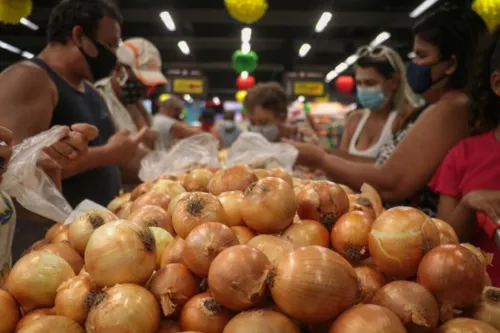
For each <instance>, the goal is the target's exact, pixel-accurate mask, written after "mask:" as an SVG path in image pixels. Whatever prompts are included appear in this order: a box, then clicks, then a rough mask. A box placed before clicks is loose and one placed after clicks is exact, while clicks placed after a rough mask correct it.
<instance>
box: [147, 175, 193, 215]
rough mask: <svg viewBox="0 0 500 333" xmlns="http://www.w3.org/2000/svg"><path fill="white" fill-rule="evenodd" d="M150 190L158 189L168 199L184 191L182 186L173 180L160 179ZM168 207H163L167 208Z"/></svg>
mask: <svg viewBox="0 0 500 333" xmlns="http://www.w3.org/2000/svg"><path fill="white" fill-rule="evenodd" d="M151 191H158V192H161V193H164V194H166V195H167V196H168V197H169V198H170V199H173V198H175V197H176V196H178V195H179V194H182V193H184V192H186V190H185V189H184V187H182V185H180V184H179V183H177V182H175V181H173V180H167V179H162V180H159V181H157V182H156V183H154V185H153V187H152V188H151ZM167 208H168V207H165V209H167Z"/></svg>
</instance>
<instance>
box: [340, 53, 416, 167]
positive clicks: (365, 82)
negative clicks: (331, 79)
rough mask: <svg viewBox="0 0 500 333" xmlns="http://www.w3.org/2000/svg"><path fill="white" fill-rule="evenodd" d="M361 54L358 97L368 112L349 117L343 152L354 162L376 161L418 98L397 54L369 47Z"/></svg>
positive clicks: (356, 113) (345, 128) (342, 144)
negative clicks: (411, 87)
mask: <svg viewBox="0 0 500 333" xmlns="http://www.w3.org/2000/svg"><path fill="white" fill-rule="evenodd" d="M357 55H358V57H359V58H358V60H357V61H356V69H355V70H356V72H355V76H356V85H357V97H358V101H359V104H360V105H361V106H362V107H363V108H364V109H361V110H357V111H354V112H353V113H351V114H349V116H348V117H347V118H346V123H345V127H344V134H343V136H342V141H341V143H340V146H339V149H340V150H341V151H343V153H347V154H348V156H345V157H348V158H349V159H351V160H356V161H366V162H374V161H375V158H376V157H377V155H378V154H379V151H380V149H381V148H382V146H384V145H385V144H386V143H387V142H389V141H390V140H391V139H392V136H393V134H394V133H395V132H396V131H397V129H398V128H399V126H400V125H401V124H402V122H403V120H404V119H405V117H406V116H407V115H408V111H411V110H412V109H413V107H414V106H415V105H416V104H417V97H416V96H415V95H414V94H413V92H412V91H411V89H410V87H409V85H408V83H407V81H406V66H405V64H404V63H403V60H402V59H401V57H400V56H399V54H398V53H397V52H396V51H394V50H393V49H391V48H389V47H385V46H377V47H375V48H371V47H369V46H366V47H362V48H361V49H359V50H358V53H357Z"/></svg>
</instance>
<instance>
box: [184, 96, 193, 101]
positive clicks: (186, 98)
mask: <svg viewBox="0 0 500 333" xmlns="http://www.w3.org/2000/svg"><path fill="white" fill-rule="evenodd" d="M184 100H185V101H186V102H188V103H191V102H192V101H193V98H192V97H191V95H189V94H185V95H184Z"/></svg>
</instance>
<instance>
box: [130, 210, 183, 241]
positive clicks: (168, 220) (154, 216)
mask: <svg viewBox="0 0 500 333" xmlns="http://www.w3.org/2000/svg"><path fill="white" fill-rule="evenodd" d="M127 219H128V220H130V221H131V222H133V223H136V224H139V225H142V226H145V227H158V228H162V229H165V230H166V231H168V232H169V233H170V234H171V235H172V236H173V235H175V231H174V227H173V226H172V217H171V216H170V215H168V213H167V212H166V211H165V210H164V209H163V208H161V207H158V206H152V205H146V206H142V207H140V208H138V209H137V210H134V211H133V212H131V213H130V215H129V216H128V218H127Z"/></svg>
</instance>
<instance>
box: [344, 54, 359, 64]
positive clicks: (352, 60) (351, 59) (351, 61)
mask: <svg viewBox="0 0 500 333" xmlns="http://www.w3.org/2000/svg"><path fill="white" fill-rule="evenodd" d="M358 58H359V56H358V55H357V54H353V55H351V56H349V57H348V58H347V59H346V60H345V63H346V64H348V65H349V66H351V65H354V63H355V62H356V61H358Z"/></svg>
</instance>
